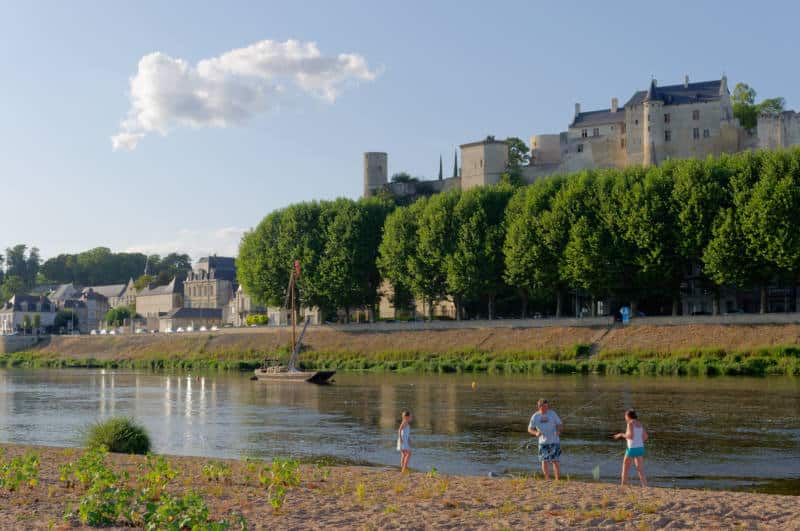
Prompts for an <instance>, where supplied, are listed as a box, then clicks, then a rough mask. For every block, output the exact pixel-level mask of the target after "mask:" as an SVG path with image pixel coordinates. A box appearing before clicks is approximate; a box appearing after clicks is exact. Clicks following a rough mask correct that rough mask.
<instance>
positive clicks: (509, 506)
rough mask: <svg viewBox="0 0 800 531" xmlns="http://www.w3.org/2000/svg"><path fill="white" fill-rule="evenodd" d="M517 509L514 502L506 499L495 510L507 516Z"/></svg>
mask: <svg viewBox="0 0 800 531" xmlns="http://www.w3.org/2000/svg"><path fill="white" fill-rule="evenodd" d="M517 510H518V509H517V506H516V505H515V504H513V503H511V502H510V501H507V502H505V503H504V504H503V505H501V506H500V507H499V508H498V509H497V512H498V513H500V514H502V515H503V516H508V515H510V514H513V513H515V512H517Z"/></svg>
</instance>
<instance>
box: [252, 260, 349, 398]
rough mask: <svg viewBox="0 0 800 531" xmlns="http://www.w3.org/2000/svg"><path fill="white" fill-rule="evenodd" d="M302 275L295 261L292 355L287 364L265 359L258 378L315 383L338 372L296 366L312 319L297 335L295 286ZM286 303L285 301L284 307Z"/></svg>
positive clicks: (291, 294) (291, 287)
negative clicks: (270, 363)
mask: <svg viewBox="0 0 800 531" xmlns="http://www.w3.org/2000/svg"><path fill="white" fill-rule="evenodd" d="M299 277H300V262H298V261H297V260H295V261H294V268H292V273H291V275H290V277H289V293H288V294H287V295H288V297H289V298H291V301H292V304H291V308H292V313H291V319H292V355H291V357H289V363H287V364H286V365H269V360H264V364H263V365H262V366H261V367H259V368H258V369H256V370H255V377H256V379H258V380H264V381H271V382H309V383H315V384H323V383H328V381H329V380H330V379H331V377H332V376H333V375H334V374H336V371H301V370H300V369H298V368H297V367H296V365H297V358H298V357H299V356H300V347H301V345H302V343H303V336H304V335H305V334H306V328H308V324H309V322H311V319H310V318H308V317H306V320H305V323H304V324H303V330H302V331H301V332H300V337H299V338H297V339H295V337H296V323H295V321H296V316H297V312H296V309H295V298H294V288H295V283H296V281H297V278H299ZM285 306H286V304H285V303H284V307H285Z"/></svg>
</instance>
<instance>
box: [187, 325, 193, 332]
mask: <svg viewBox="0 0 800 531" xmlns="http://www.w3.org/2000/svg"><path fill="white" fill-rule="evenodd" d="M186 331H187V332H194V327H193V326H187V327H186Z"/></svg>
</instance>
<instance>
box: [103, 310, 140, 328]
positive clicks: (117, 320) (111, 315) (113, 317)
mask: <svg viewBox="0 0 800 531" xmlns="http://www.w3.org/2000/svg"><path fill="white" fill-rule="evenodd" d="M133 313H134V312H132V311H131V309H130V308H128V307H127V306H118V307H116V308H111V309H110V310H108V311H107V312H106V322H108V325H109V326H122V325H123V324H124V323H125V320H126V319H130V318H131V317H132V316H133Z"/></svg>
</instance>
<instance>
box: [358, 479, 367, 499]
mask: <svg viewBox="0 0 800 531" xmlns="http://www.w3.org/2000/svg"><path fill="white" fill-rule="evenodd" d="M366 495H367V487H366V485H364V482H363V481H359V482H358V484H357V485H356V499H357V500H358V503H364V498H365V497H366Z"/></svg>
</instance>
